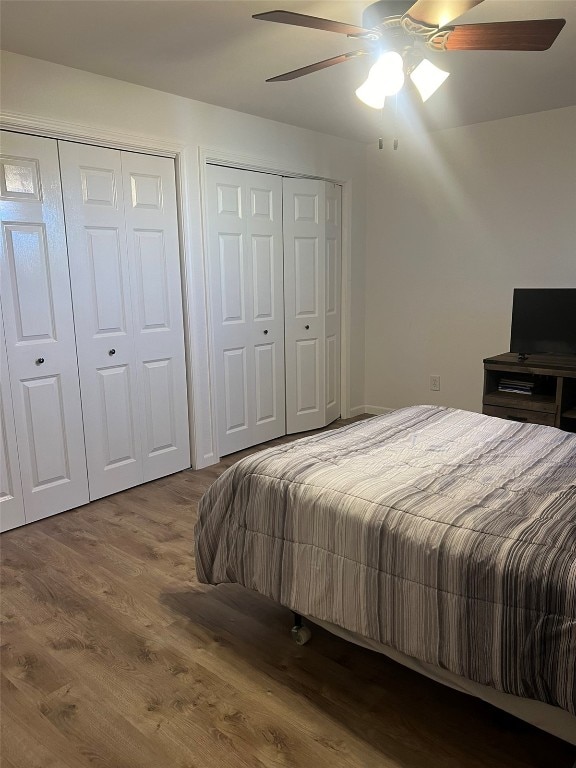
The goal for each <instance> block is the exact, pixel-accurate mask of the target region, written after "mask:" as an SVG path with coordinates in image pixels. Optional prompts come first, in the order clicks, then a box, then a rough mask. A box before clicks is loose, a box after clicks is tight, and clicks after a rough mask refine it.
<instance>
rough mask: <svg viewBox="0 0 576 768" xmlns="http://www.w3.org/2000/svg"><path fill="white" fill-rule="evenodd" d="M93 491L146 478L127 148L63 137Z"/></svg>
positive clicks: (94, 494) (113, 490) (93, 496)
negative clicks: (128, 213) (127, 220)
mask: <svg viewBox="0 0 576 768" xmlns="http://www.w3.org/2000/svg"><path fill="white" fill-rule="evenodd" d="M59 149H60V162H61V172H62V187H63V192H64V207H65V211H66V222H67V235H68V248H69V254H70V256H69V259H70V277H71V281H72V295H73V300H74V307H75V321H76V335H77V341H78V364H79V369H80V382H81V389H82V403H83V409H84V426H85V432H86V456H87V461H88V477H89V484H90V498H91V499H98V498H100V497H101V496H106V495H108V494H110V493H116V492H117V491H120V490H123V489H124V488H129V487H130V486H132V485H137V484H138V483H141V482H142V480H143V472H142V458H141V451H139V450H138V447H139V446H140V445H141V442H142V434H141V428H140V418H139V413H140V412H139V393H138V381H137V358H136V351H135V348H134V322H133V307H132V294H131V274H130V272H131V270H130V264H129V259H128V253H127V245H126V224H125V215H124V195H123V187H122V164H121V153H120V152H119V151H116V150H112V149H103V148H101V147H92V146H87V145H85V144H75V143H72V142H60V143H59Z"/></svg>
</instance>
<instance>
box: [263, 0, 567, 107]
mask: <svg viewBox="0 0 576 768" xmlns="http://www.w3.org/2000/svg"><path fill="white" fill-rule="evenodd" d="M482 2H483V0H416V2H393V1H391V0H378V2H375V3H372V5H370V6H368V8H366V9H365V10H364V12H363V14H362V26H361V27H357V26H354V25H352V24H346V23H343V22H339V21H332V20H330V19H322V18H318V17H316V16H306V15H304V14H300V13H292V12H291V11H280V10H278V11H268V12H266V13H259V14H256V15H255V16H254V17H253V18H255V19H259V20H261V21H273V22H276V23H279V24H291V25H293V26H299V27H309V28H312V29H319V30H324V31H326V32H336V33H339V34H344V35H347V36H348V37H350V38H353V39H356V40H362V41H364V42H365V43H366V45H367V46H368V50H359V51H350V52H348V53H343V54H341V55H339V56H334V57H332V58H331V59H325V60H324V61H319V62H316V63H315V64H310V65H308V66H307V67H301V68H300V69H295V70H292V71H291V72H286V73H284V74H283V75H277V76H276V77H272V78H269V79H268V80H267V82H278V81H282V80H294V79H296V78H298V77H302V76H303V75H308V74H311V73H312V72H317V71H318V70H320V69H325V68H326V67H331V66H332V65H334V64H340V63H342V62H344V61H348V60H349V59H352V58H356V57H358V56H363V55H372V56H377V57H378V58H377V61H376V63H375V64H374V65H373V66H372V67H371V68H370V71H369V73H368V78H367V80H366V81H365V82H364V83H362V85H361V86H360V87H359V88H357V89H356V96H357V97H358V98H359V99H360V100H361V101H363V102H364V103H365V104H367V105H368V106H370V107H373V108H374V109H382V108H383V106H384V102H385V99H386V96H391V95H393V94H395V93H398V91H399V90H400V89H401V88H402V86H403V85H404V80H405V74H406V75H408V76H409V77H410V80H411V81H412V82H413V83H414V85H415V86H416V88H417V90H418V92H419V93H420V96H421V97H422V101H423V102H425V101H427V99H429V98H430V97H431V96H432V95H433V94H434V93H435V92H436V91H437V90H438V88H439V87H440V86H441V85H442V83H444V81H445V80H446V78H447V77H448V76H449V74H450V73H449V72H446V71H444V70H442V69H440V68H438V67H436V66H435V65H434V64H432V62H431V61H429V60H428V59H426V58H424V57H423V56H422V54H421V51H422V49H424V50H425V49H426V48H427V49H429V50H433V51H437V52H440V53H442V52H443V51H545V50H547V49H548V48H550V46H551V45H552V43H553V42H554V40H556V38H557V37H558V35H559V34H560V31H561V30H562V27H563V26H564V24H565V23H566V21H565V19H535V20H530V21H503V22H492V23H483V24H461V25H456V26H448V24H450V22H452V21H453V20H454V19H457V18H459V17H460V16H462V15H463V14H464V13H466V12H467V11H469V10H471V9H472V8H474V6H476V5H480V3H482Z"/></svg>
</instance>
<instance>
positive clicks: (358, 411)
mask: <svg viewBox="0 0 576 768" xmlns="http://www.w3.org/2000/svg"><path fill="white" fill-rule="evenodd" d="M395 410H396V409H395V408H384V407H383V406H381V405H356V406H355V407H354V408H350V417H353V416H361V415H362V414H363V413H369V414H371V415H372V416H381V415H382V414H383V413H392V411H395Z"/></svg>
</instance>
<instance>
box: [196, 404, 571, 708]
mask: <svg viewBox="0 0 576 768" xmlns="http://www.w3.org/2000/svg"><path fill="white" fill-rule="evenodd" d="M196 562H197V570H198V578H199V579H200V581H203V582H205V583H210V584H219V583H221V582H237V583H239V584H243V585H244V586H245V587H248V588H250V589H254V590H256V591H257V592H260V593H262V594H263V595H267V596H269V597H271V598H272V599H273V600H276V601H277V602H279V603H282V604H283V605H285V606H288V607H289V608H291V609H292V610H294V611H297V612H299V613H302V614H304V615H307V616H311V617H316V618H318V619H322V620H325V621H329V622H332V623H335V624H338V625H340V626H342V627H345V628H346V629H348V630H351V631H353V632H357V633H359V634H360V635H364V636H365V637H369V638H372V639H373V640H376V641H378V642H380V643H384V644H386V645H388V646H391V647H392V648H395V649H397V650H399V651H401V652H402V653H405V654H408V655H410V656H413V657H415V658H417V659H420V660H422V661H426V662H428V663H430V664H434V665H436V666H438V667H441V668H443V669H448V670H450V671H451V672H454V673H456V674H458V675H462V676H464V677H467V678H469V679H471V680H475V681H476V682H478V683H483V684H485V685H490V686H492V687H494V688H496V689H498V690H500V691H505V692H507V693H512V694H515V695H517V696H524V697H527V698H532V699H538V700H540V701H544V702H548V703H549V704H553V705H556V706H558V707H562V708H563V709H566V710H568V711H569V712H572V713H576V435H573V434H568V433H566V432H561V431H560V430H557V429H554V428H552V427H542V426H537V425H529V424H516V423H512V422H507V421H503V420H501V419H496V418H492V417H489V416H482V415H480V414H475V413H468V412H465V411H458V410H454V409H449V408H440V407H435V406H417V407H412V408H404V409H402V410H399V411H395V412H393V413H391V414H388V415H386V416H380V417H377V418H374V419H370V420H366V421H361V422H358V423H356V424H353V425H351V426H347V427H344V428H342V429H339V430H334V431H332V432H327V433H323V434H320V435H316V436H314V437H308V438H304V439H302V440H298V441H297V442H294V443H290V444H287V445H280V446H278V447H274V448H270V449H268V450H265V451H262V452H260V453H256V454H254V455H252V456H249V457H248V458H245V459H243V460H242V461H240V462H238V463H237V464H235V465H233V466H232V467H230V469H228V470H227V471H226V472H225V473H224V474H223V475H222V476H221V477H220V478H219V479H218V480H217V481H216V482H215V483H214V484H213V485H212V486H211V488H210V489H209V490H208V491H207V493H206V494H205V495H204V497H203V498H202V501H201V503H200V514H199V521H198V524H197V527H196Z"/></svg>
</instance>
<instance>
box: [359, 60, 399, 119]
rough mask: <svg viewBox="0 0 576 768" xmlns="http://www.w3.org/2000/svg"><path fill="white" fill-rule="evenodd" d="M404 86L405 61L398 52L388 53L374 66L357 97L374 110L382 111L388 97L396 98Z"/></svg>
mask: <svg viewBox="0 0 576 768" xmlns="http://www.w3.org/2000/svg"><path fill="white" fill-rule="evenodd" d="M403 85H404V60H403V59H402V56H400V54H399V53H397V52H396V51H386V52H385V53H383V54H382V55H381V56H380V57H379V59H378V61H377V62H376V64H373V65H372V67H371V68H370V72H369V73H368V78H367V80H366V81H365V82H364V83H362V85H361V86H360V87H359V88H357V89H356V96H358V98H359V99H360V101H363V102H364V104H367V105H368V106H369V107H373V108H374V109H382V108H383V107H384V100H385V98H386V96H394V94H396V93H398V91H399V90H400V88H402V86H403Z"/></svg>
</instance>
